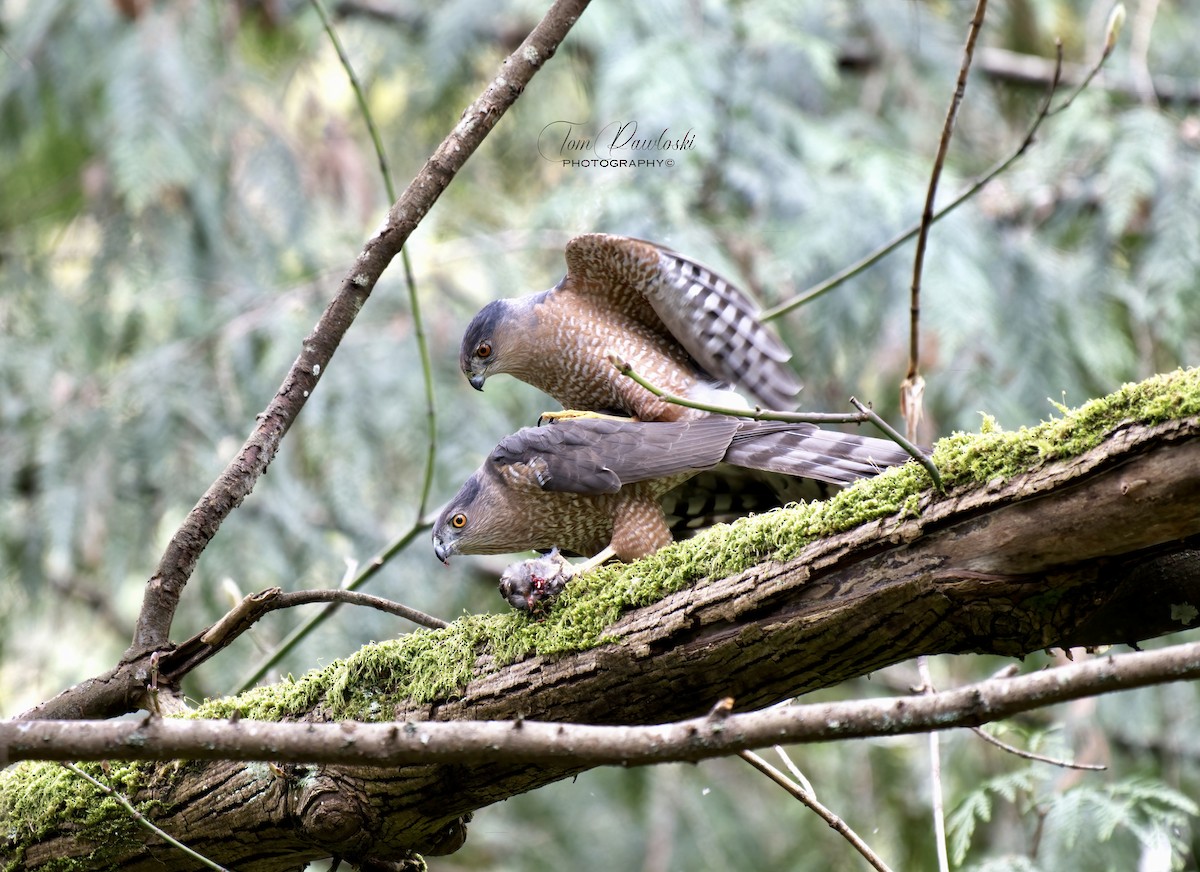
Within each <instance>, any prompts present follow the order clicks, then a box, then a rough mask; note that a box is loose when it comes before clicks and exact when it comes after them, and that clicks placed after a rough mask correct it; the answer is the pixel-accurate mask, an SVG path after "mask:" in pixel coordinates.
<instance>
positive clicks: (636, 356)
mask: <svg viewBox="0 0 1200 872" xmlns="http://www.w3.org/2000/svg"><path fill="white" fill-rule="evenodd" d="M566 260H567V274H566V276H565V277H564V278H563V279H562V281H560V282H559V283H558V284H557V285H555V286H554V287H553V288H551V289H550V290H547V291H542V292H540V293H535V294H530V295H528V296H524V297H516V298H512V299H505V300H496V301H493V302H491V303H488V304H487V305H486V306H484V307H483V309H481V310H480V311H479V313H478V314H477V315H476V316H475V317H474V319H472V321H471V323H470V324H469V325H468V327H467V330H466V333H465V335H464V336H463V341H462V348H461V351H460V355H459V363H460V365H461V367H462V370H463V372H464V373H465V374H466V376H467V378H468V380H469V381H470V383H471V385H472V386H473V387H475V388H476V389H477V390H483V385H484V382H485V381H486V380H487V378H488V377H489V376H492V375H495V374H496V373H509V374H510V375H513V376H515V377H517V378H519V379H520V380H522V381H524V382H527V383H529V384H531V385H533V386H534V387H537V388H539V389H541V390H542V391H544V392H545V393H547V394H549V395H550V396H551V397H553V398H554V399H555V400H557V401H558V402H559V403H561V404H562V406H563V408H564V409H577V410H587V411H593V412H604V413H608V414H614V415H622V416H626V417H635V418H637V419H639V420H641V421H674V420H679V419H684V418H697V417H700V416H702V415H703V414H704V413H703V412H697V411H695V410H693V409H688V408H685V407H683V406H679V405H673V404H670V403H667V402H665V401H663V400H661V399H659V398H658V397H656V396H654V395H653V394H652V393H650V392H649V391H647V390H646V389H645V388H643V387H641V386H640V385H638V384H636V383H635V382H633V381H632V380H630V379H628V378H626V377H624V376H622V375H621V374H620V373H618V372H617V371H616V370H615V369H614V368H613V366H612V364H611V363H610V362H609V359H608V355H609V354H610V353H614V354H616V355H618V356H619V357H621V358H623V359H624V360H626V361H628V362H629V364H630V365H631V366H632V367H633V369H634V370H635V371H636V372H638V373H639V374H640V375H642V376H645V377H646V378H647V379H648V380H649V381H650V382H651V383H653V384H655V385H657V386H658V387H660V388H663V389H664V390H666V391H668V392H669V393H673V394H676V395H678V396H682V397H686V398H689V399H693V400H699V401H707V402H716V403H718V404H723V405H739V404H740V405H758V406H760V407H763V408H769V409H788V408H792V407H794V406H795V401H796V396H797V394H799V392H800V383H799V381H797V379H796V376H795V375H794V374H793V373H792V371H791V370H790V369H788V367H787V366H786V363H787V361H788V360H789V359H790V358H791V354H790V352H789V351H788V350H787V349H786V348H785V347H784V346H783V344H782V343H781V342H780V341H779V339H778V338H777V337H776V336H775V334H774V333H772V332H771V331H770V330H769V329H768V328H767V327H766V326H765V325H764V324H763V323H762V322H761V321H760V320H759V318H758V308H757V306H756V305H755V304H754V303H753V302H752V301H751V300H750V299H749V297H747V296H746V294H744V293H743V292H742V291H741V290H739V289H738V288H737V287H736V286H735V285H733V284H731V283H729V282H728V281H726V280H725V279H723V278H721V277H720V276H719V275H717V274H716V273H714V272H713V271H712V270H710V269H708V268H707V267H704V266H701V265H700V264H698V263H696V262H695V261H694V260H691V259H690V258H687V257H685V256H683V255H681V254H678V253H677V252H674V251H671V250H669V249H666V248H663V247H661V246H658V245H655V244H654V243H652V242H645V241H643V240H640V239H631V238H628V237H624V236H610V235H607V234H602V233H590V234H586V235H583V236H576V237H575V238H574V239H572V240H571V241H570V242H569V243H567V249H566ZM732 394H736V395H737V396H740V397H741V401H740V403H739V402H738V401H737V400H736V398H735V397H734V396H732Z"/></svg>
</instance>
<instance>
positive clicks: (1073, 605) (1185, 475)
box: [5, 418, 1200, 870]
mask: <svg viewBox="0 0 1200 872" xmlns="http://www.w3.org/2000/svg"><path fill="white" fill-rule="evenodd" d="M1197 537H1200V419H1196V418H1191V419H1186V420H1180V421H1171V422H1167V423H1165V424H1160V425H1156V426H1142V425H1129V426H1124V427H1121V428H1119V429H1118V430H1117V431H1116V432H1115V433H1113V434H1111V435H1110V436H1109V438H1108V439H1107V441H1106V442H1104V444H1102V445H1101V446H1100V447H1098V448H1095V449H1093V450H1091V451H1088V452H1086V453H1085V454H1083V455H1081V456H1079V457H1076V458H1073V459H1071V460H1069V461H1063V462H1057V463H1051V464H1046V465H1044V466H1041V467H1039V468H1037V469H1035V470H1034V471H1031V472H1028V473H1026V474H1023V475H1020V476H1018V477H1015V478H1013V479H1011V480H1009V481H1006V482H1003V483H1000V482H996V483H994V484H991V485H983V486H977V487H972V488H964V489H961V490H960V491H958V492H952V493H951V494H949V495H947V496H935V495H932V494H930V495H926V496H925V497H924V498H923V499H922V506H921V511H920V513H919V514H918V515H915V516H912V517H898V516H893V517H889V518H884V519H881V520H879V521H876V522H873V523H869V524H866V525H863V526H861V527H858V528H856V529H854V530H851V531H849V532H847V533H844V534H842V535H839V536H835V537H831V538H828V539H823V540H820V541H817V542H815V543H813V544H811V545H810V546H808V547H807V548H805V549H804V551H803V552H802V553H801V554H800V555H799V556H798V557H796V558H795V559H793V560H790V561H788V562H787V563H782V564H775V563H767V564H763V565H759V566H755V567H753V568H751V569H750V570H748V571H746V572H744V573H741V574H739V575H736V576H732V577H729V578H723V579H705V580H702V581H701V582H700V583H698V584H696V585H694V586H692V587H690V588H688V589H685V590H683V591H680V592H678V593H675V594H673V595H670V596H668V597H666V598H664V599H663V600H662V601H661V602H658V603H654V604H652V605H650V606H647V607H645V608H642V609H638V610H636V611H632V612H629V613H627V614H626V615H624V616H623V617H622V618H621V619H620V620H619V621H618V622H617V623H616V624H615V625H613V626H612V627H611V628H610V638H611V640H612V641H611V642H608V643H606V644H603V645H601V646H599V647H597V648H594V649H592V650H589V651H584V652H581V653H579V654H576V655H574V656H567V657H558V658H546V657H530V658H527V659H525V660H522V661H520V662H517V663H515V664H512V665H510V666H507V667H504V668H492V664H490V663H489V661H488V657H487V656H486V655H482V656H481V658H480V660H479V662H478V663H477V667H478V674H480V675H483V676H484V677H482V678H480V679H477V680H476V681H473V682H471V683H470V684H469V685H467V686H466V687H465V688H463V689H462V690H461V692H460V693H458V694H455V695H454V696H453V698H449V699H443V700H440V701H438V702H436V703H424V704H419V705H418V704H411V703H410V704H407V705H405V704H402V705H400V706H399V707H398V710H397V711H396V717H397V719H437V720H445V719H452V718H461V719H482V718H492V719H499V718H512V717H522V716H523V717H527V718H532V719H539V720H553V721H590V722H597V723H618V722H620V723H648V722H662V721H666V720H672V719H677V718H681V717H686V716H691V715H696V714H698V713H701V712H703V711H705V710H707V709H708V708H709V707H710V706H711V705H712V704H713V702H714V701H715V700H717V699H719V698H721V697H724V696H733V697H734V698H735V699H736V700H737V706H738V708H749V707H755V706H760V705H763V704H766V703H770V702H773V701H776V700H779V699H782V698H785V697H787V696H790V695H794V694H796V693H799V692H803V691H806V690H811V689H814V688H818V687H823V686H828V685H831V684H834V683H837V682H839V681H842V680H844V679H846V678H849V677H852V676H857V675H862V674H864V673H867V672H870V671H872V670H875V669H879V668H881V667H883V666H886V665H888V664H891V663H896V662H899V661H901V660H904V659H907V658H910V657H913V656H915V655H918V654H935V653H945V652H988V653H997V654H1005V655H1013V656H1018V655H1021V654H1024V653H1027V652H1031V651H1036V650H1039V649H1042V648H1045V647H1048V646H1075V645H1098V644H1106V643H1119V642H1134V641H1136V640H1139V639H1145V638H1149V637H1151V636H1155V635H1158V634H1161V633H1164V632H1168V631H1171V630H1177V629H1182V628H1183V627H1184V623H1183V622H1184V621H1186V620H1188V618H1187V617H1186V616H1187V615H1189V614H1192V612H1189V611H1188V610H1187V609H1178V608H1173V606H1178V605H1180V604H1182V603H1190V604H1195V603H1200V574H1198V573H1197V572H1196V556H1195V553H1194V551H1192V550H1190V549H1194V548H1195V547H1196V540H1197ZM1181 615H1183V616H1184V617H1181ZM311 716H313V717H316V718H320V717H321V708H320V707H318V708H317V709H316V710H314V711H313V712H312V713H311ZM581 768H582V767H581V766H578V765H575V766H572V765H569V764H567V765H564V764H562V763H561V762H549V761H548V762H547V764H546V765H542V766H529V765H514V764H501V763H488V764H481V765H461V764H460V765H439V766H432V765H430V766H409V767H402V768H398V769H393V770H389V771H383V770H380V769H372V768H350V767H324V768H314V769H290V768H271V767H267V766H258V765H250V766H246V765H244V764H232V763H218V764H206V765H200V764H192V765H191V766H187V767H183V768H175V767H171V766H163V767H159V768H157V769H150V770H142V771H143V772H144V771H149V772H150V774H149V775H144V776H143V777H141V778H139V785H140V786H139V787H138V788H137V790H136V791H135V799H137V800H138V801H139V802H145V801H146V800H148V799H156V800H157V801H158V802H159V803H160V805H157V806H155V807H154V809H155V810H154V814H153V816H154V818H155V820H156V821H157V822H158V823H159V824H160V825H162V826H163V827H164V828H165V829H167V830H168V831H169V832H172V833H173V834H175V835H177V836H178V837H180V838H182V839H183V840H185V841H186V842H187V843H188V844H190V845H191V846H193V847H195V848H197V849H198V850H200V851H202V852H204V853H206V854H208V855H209V856H211V857H212V858H213V859H215V860H217V861H218V862H220V863H222V864H225V865H228V866H231V867H234V868H237V869H239V870H275V869H294V868H300V867H302V866H303V864H304V862H306V861H307V860H309V859H312V858H316V857H321V856H328V855H330V854H337V855H342V856H346V857H349V858H377V859H384V860H399V859H403V858H404V857H405V856H406V855H407V854H406V852H408V851H411V850H415V851H418V852H423V853H443V852H447V851H452V850H454V849H455V848H457V847H458V845H459V844H461V841H462V839H463V838H465V819H466V818H467V817H469V815H470V813H471V812H472V811H474V810H475V809H478V808H481V807H483V806H486V805H488V804H490V803H492V802H495V801H497V800H499V799H503V798H505V797H508V796H511V795H513V794H515V793H519V792H523V791H525V790H529V789H533V788H535V787H538V786H540V785H542V784H545V783H548V782H550V781H553V780H557V779H560V778H563V777H567V776H569V775H571V774H573V773H574V772H576V771H579V769H581ZM39 823H45V822H44V821H43V822H39ZM81 831H83V828H82V825H80V824H77V823H73V822H71V821H69V820H65V819H64V820H59V821H56V822H55V823H54V825H53V826H51V827H49V829H48V831H47V832H45V833H44V835H43V836H42V837H41V838H40V839H39V840H37V841H36V843H35V844H33V845H32V846H31V847H30V848H29V850H28V852H27V853H25V855H24V856H23V858H22V860H23V864H24V865H23V867H22V868H30V869H36V868H39V866H40V864H41V863H42V862H44V861H48V860H49V859H50V858H56V859H59V860H61V859H62V858H63V857H68V856H82V855H86V854H87V853H89V851H90V850H91V849H92V847H94V845H93V844H92V843H89V842H86V841H82V840H80V839H79V837H78V835H79V833H80V832H81ZM231 832H235V833H239V834H244V836H243V835H239V836H238V837H237V838H230V833H231ZM154 841H155V840H154V839H153V838H148V837H146V836H145V834H144V833H143V832H141V831H131V830H130V829H128V828H127V829H126V831H125V837H124V840H123V841H122V842H121V843H120V844H121V845H124V847H122V848H121V849H120V850H118V851H116V852H115V853H113V854H111V855H109V854H108V852H104V853H105V856H104V857H103V860H102V862H101V861H99V860H98V861H94V862H93V865H92V866H90V867H89V866H86V865H85V866H84V867H83V868H109V867H110V866H111V867H115V868H124V869H139V870H140V869H162V868H173V869H187V868H193V867H192V866H189V865H188V863H187V861H186V859H184V858H181V857H180V856H179V855H178V854H175V853H173V852H171V851H168V849H166V848H165V847H151V846H149V845H148V844H147V843H153V842H154ZM5 859H6V860H10V861H11V859H12V858H11V857H9V856H6V857H5Z"/></svg>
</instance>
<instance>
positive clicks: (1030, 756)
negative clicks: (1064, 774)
mask: <svg viewBox="0 0 1200 872" xmlns="http://www.w3.org/2000/svg"><path fill="white" fill-rule="evenodd" d="M971 732H972V733H974V734H975V735H977V736H978V737H979V738H981V739H983V740H984V741H985V742H988V743H990V744H992V745H995V746H996V747H997V748H1000V749H1001V750H1003V751H1007V752H1008V753H1009V754H1012V755H1013V756H1016V757H1022V758H1024V759H1026V760H1034V761H1036V762H1038V763H1049V764H1050V765H1051V766H1061V767H1062V768H1063V769H1084V770H1087V771H1089V772H1103V771H1104V770H1105V769H1107V768H1108V767H1107V766H1105V765H1104V764H1103V763H1076V762H1074V761H1073V760H1060V759H1059V758H1057V757H1047V756H1045V755H1044V754H1035V753H1034V752H1033V751H1026V750H1025V749H1024V748H1018V747H1017V746H1016V745H1010V744H1009V743H1008V742H1005V741H1003V740H1002V739H997V738H996V737H995V736H993V735H992V734H991V733H989V732H988V731H987V730H985V729H983V727H971Z"/></svg>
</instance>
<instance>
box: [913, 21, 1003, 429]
mask: <svg viewBox="0 0 1200 872" xmlns="http://www.w3.org/2000/svg"><path fill="white" fill-rule="evenodd" d="M986 12H987V0H978V2H977V3H976V5H975V15H974V16H973V17H972V18H971V25H970V27H969V28H968V29H967V42H966V45H965V46H963V58H962V65H961V66H960V67H959V70H958V81H957V82H955V85H954V95H953V96H952V97H951V98H950V107H949V108H948V109H947V110H946V120H945V122H944V123H943V125H942V135H941V136H940V137H939V138H938V148H937V155H936V156H935V157H934V160H933V169H932V170H931V171H930V174H929V188H928V189H927V190H926V192H925V207H924V209H922V211H921V229H920V230H919V231H918V232H917V250H916V254H915V256H914V257H913V273H912V289H911V298H910V301H909V327H908V372H907V373H906V374H905V376H904V380H903V381H902V382H901V384H900V397H901V402H900V409H901V413H902V414H903V415H904V420H905V422H906V430H905V433H906V435H907V436H908V438H909V439H910V440H913V441H915V440H916V438H917V426H918V425H919V424H920V423H921V417H922V414H923V411H924V394H925V379H924V378H923V377H922V376H921V273H922V271H923V270H924V267H925V249H926V247H927V246H928V243H929V229H930V227H932V226H933V213H934V208H933V204H934V201H935V200H936V199H937V189H938V180H939V179H940V178H941V176H942V168H943V167H944V166H945V164H946V153H947V152H948V151H949V150H950V138H951V137H952V136H953V135H954V122H955V120H956V119H957V118H958V108H959V106H961V105H962V101H963V96H964V95H965V94H966V92H967V74H968V73H969V72H970V71H971V58H972V57H973V56H974V54H975V41H976V40H977V39H978V38H979V32H980V31H981V30H982V29H983V17H984V15H985V13H986Z"/></svg>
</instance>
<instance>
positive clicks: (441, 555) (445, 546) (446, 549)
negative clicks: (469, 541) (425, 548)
mask: <svg viewBox="0 0 1200 872" xmlns="http://www.w3.org/2000/svg"><path fill="white" fill-rule="evenodd" d="M433 553H434V554H436V555H437V559H438V560H440V561H442V563H444V564H446V565H447V566H449V565H450V555H451V554H453V553H454V546H453V545H451V544H449V543H447V542H443V541H442V540H441V539H440V538H439V537H437V536H434V537H433Z"/></svg>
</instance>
